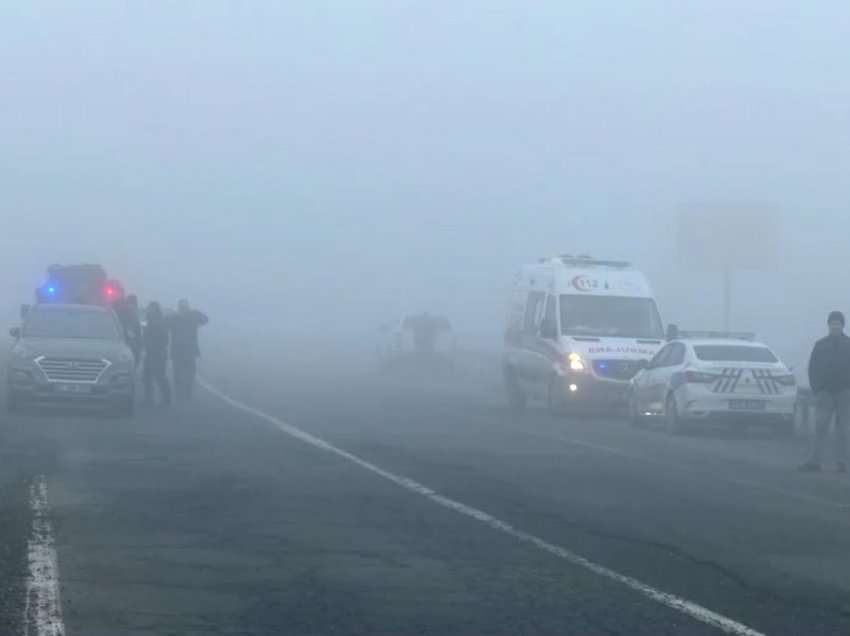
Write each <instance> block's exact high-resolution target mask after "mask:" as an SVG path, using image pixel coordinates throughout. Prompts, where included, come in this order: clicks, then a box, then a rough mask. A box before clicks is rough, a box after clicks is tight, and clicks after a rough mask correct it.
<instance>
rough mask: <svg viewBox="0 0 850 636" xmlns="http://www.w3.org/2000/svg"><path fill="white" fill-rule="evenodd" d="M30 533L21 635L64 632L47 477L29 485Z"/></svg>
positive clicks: (54, 635)
mask: <svg viewBox="0 0 850 636" xmlns="http://www.w3.org/2000/svg"><path fill="white" fill-rule="evenodd" d="M30 508H31V510H32V534H31V536H30V540H29V544H28V556H29V576H28V577H27V584H26V604H25V609H24V636H64V634H65V623H64V622H63V620H62V599H61V596H60V594H59V562H58V559H57V558H56V548H55V543H54V539H53V527H52V526H51V524H50V516H49V507H48V503H47V479H45V477H44V475H38V476H37V477H36V478H35V479H33V482H32V484H31V485H30Z"/></svg>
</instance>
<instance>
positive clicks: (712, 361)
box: [629, 333, 797, 435]
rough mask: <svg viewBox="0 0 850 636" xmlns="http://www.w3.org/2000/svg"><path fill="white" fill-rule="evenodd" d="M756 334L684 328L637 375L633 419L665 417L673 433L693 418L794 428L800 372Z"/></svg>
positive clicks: (639, 421)
mask: <svg viewBox="0 0 850 636" xmlns="http://www.w3.org/2000/svg"><path fill="white" fill-rule="evenodd" d="M724 336H725V337H724ZM751 338H752V337H751V336H750V335H749V334H739V335H737V336H731V335H730V334H714V333H702V334H697V333H694V334H687V335H686V334H680V335H679V337H678V338H677V339H676V340H673V341H671V342H669V343H668V344H667V345H665V346H664V348H663V349H661V350H660V351H659V352H658V353H657V354H656V355H655V357H654V358H652V360H650V362H649V363H648V364H647V365H646V367H645V368H644V369H642V370H641V371H640V372H638V373H637V375H635V377H634V378H633V379H632V382H631V390H630V394H629V411H630V416H631V419H632V422H633V423H634V424H635V425H636V426H641V425H643V424H645V423H646V422H647V420H649V419H651V418H663V420H664V422H665V424H666V429H667V431H668V432H669V433H671V434H675V433H679V432H681V431H682V429H683V428H684V426H685V425H686V424H687V423H689V422H697V421H705V420H714V421H721V422H728V423H730V424H735V425H740V426H746V425H748V424H765V425H769V426H772V427H774V428H775V429H776V431H777V432H778V433H780V434H783V435H790V434H792V433H793V430H794V407H795V403H796V399H797V384H796V381H795V378H794V375H793V374H792V373H791V372H790V370H789V369H788V367H786V366H785V365H784V364H783V363H782V362H781V361H780V360H779V358H778V357H777V355H776V354H775V353H774V352H773V351H771V350H770V349H769V348H768V347H767V346H766V345H764V344H761V343H759V342H755V341H753V340H752V339H751Z"/></svg>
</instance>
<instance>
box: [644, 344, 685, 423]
mask: <svg viewBox="0 0 850 636" xmlns="http://www.w3.org/2000/svg"><path fill="white" fill-rule="evenodd" d="M666 348H667V355H665V356H664V357H663V358H662V359H661V361H660V363H659V366H658V368H657V369H653V372H652V380H651V384H650V389H649V408H650V409H651V410H653V411H655V412H658V413H660V412H662V411H663V410H664V407H665V404H666V402H667V389H668V387H669V386H670V377H671V376H672V375H673V372H674V371H675V370H676V369H677V368H678V367H680V366H681V365H682V363H683V362H684V361H685V345H683V344H682V343H681V342H673V343H671V344H669V345H667V347H666Z"/></svg>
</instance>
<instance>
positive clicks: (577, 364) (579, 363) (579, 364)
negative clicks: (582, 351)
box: [567, 353, 585, 371]
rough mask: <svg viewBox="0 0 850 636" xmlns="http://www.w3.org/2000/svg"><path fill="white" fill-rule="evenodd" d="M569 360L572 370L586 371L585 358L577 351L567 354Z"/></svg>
mask: <svg viewBox="0 0 850 636" xmlns="http://www.w3.org/2000/svg"><path fill="white" fill-rule="evenodd" d="M567 360H569V362H570V370H571V371H584V369H585V365H584V360H582V358H581V356H580V355H579V354H577V353H571V354H570V355H568V356H567Z"/></svg>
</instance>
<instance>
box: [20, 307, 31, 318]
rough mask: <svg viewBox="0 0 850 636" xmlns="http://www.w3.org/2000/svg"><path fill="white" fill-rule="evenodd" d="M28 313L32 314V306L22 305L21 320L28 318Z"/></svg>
mask: <svg viewBox="0 0 850 636" xmlns="http://www.w3.org/2000/svg"><path fill="white" fill-rule="evenodd" d="M28 313H30V306H29V305H21V312H20V314H21V320H23V319H24V318H26V317H27V314H28Z"/></svg>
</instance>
